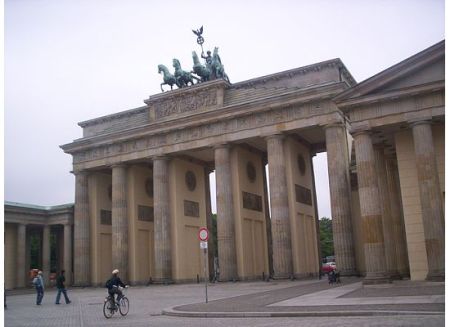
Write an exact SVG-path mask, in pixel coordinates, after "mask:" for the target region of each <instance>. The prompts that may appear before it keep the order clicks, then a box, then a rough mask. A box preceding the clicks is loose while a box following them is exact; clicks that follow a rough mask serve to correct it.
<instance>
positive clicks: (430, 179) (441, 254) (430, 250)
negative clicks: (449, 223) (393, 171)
mask: <svg viewBox="0 0 450 327" xmlns="http://www.w3.org/2000/svg"><path fill="white" fill-rule="evenodd" d="M412 132H413V138H414V149H415V153H416V165H417V175H418V179H419V190H420V203H421V207H422V217H423V229H424V234H425V245H426V250H427V259H428V275H427V279H443V278H444V272H445V267H444V265H445V250H444V248H445V242H444V237H445V235H444V231H445V227H444V211H443V207H442V197H441V191H440V186H439V178H438V170H437V163H436V154H435V151H434V142H433V135H432V131H431V123H430V122H428V121H422V122H417V123H414V124H412Z"/></svg>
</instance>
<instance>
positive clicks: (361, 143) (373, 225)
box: [354, 131, 389, 284]
mask: <svg viewBox="0 0 450 327" xmlns="http://www.w3.org/2000/svg"><path fill="white" fill-rule="evenodd" d="M354 139H355V153H356V169H357V173H358V192H359V202H360V207H361V220H362V226H363V240H364V257H365V261H366V277H365V279H364V281H363V283H365V284H373V283H383V282H388V281H389V278H388V276H387V272H386V257H385V254H384V239H383V223H382V211H381V210H382V209H381V201H380V195H379V192H378V180H377V172H376V163H375V153H374V149H373V146H372V139H371V137H370V134H369V132H368V131H361V132H357V133H356V134H355V135H354Z"/></svg>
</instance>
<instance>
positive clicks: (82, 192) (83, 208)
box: [74, 172, 91, 286]
mask: <svg viewBox="0 0 450 327" xmlns="http://www.w3.org/2000/svg"><path fill="white" fill-rule="evenodd" d="M90 249H91V246H90V218H89V196H88V175H87V173H86V172H79V173H75V212H74V285H75V286H89V285H90V283H91V267H90Z"/></svg>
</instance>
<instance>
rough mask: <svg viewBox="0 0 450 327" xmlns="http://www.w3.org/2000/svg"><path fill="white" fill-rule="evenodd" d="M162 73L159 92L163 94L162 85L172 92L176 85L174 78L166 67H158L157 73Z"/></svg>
mask: <svg viewBox="0 0 450 327" xmlns="http://www.w3.org/2000/svg"><path fill="white" fill-rule="evenodd" d="M161 72H162V73H163V81H164V82H163V83H161V91H162V92H164V89H163V87H162V86H163V85H170V89H171V90H173V86H174V85H176V84H177V80H176V78H175V76H173V75H172V74H171V73H170V72H169V70H168V69H167V67H166V66H164V65H158V73H159V74H161Z"/></svg>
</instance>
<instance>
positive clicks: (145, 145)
mask: <svg viewBox="0 0 450 327" xmlns="http://www.w3.org/2000/svg"><path fill="white" fill-rule="evenodd" d="M312 111H313V112H314V114H316V115H317V114H324V113H327V112H329V109H327V108H324V107H320V108H317V107H315V105H313V104H305V105H302V106H289V107H284V108H278V109H274V110H271V111H266V112H260V113H258V114H255V113H252V114H249V115H246V116H243V117H242V116H241V117H235V118H231V119H229V120H221V121H216V122H213V123H210V124H205V125H200V126H194V127H191V128H184V129H176V130H175V129H174V130H172V131H168V132H164V134H156V135H149V136H145V137H142V138H141V139H137V140H136V139H135V140H130V141H122V142H121V143H117V144H108V145H103V146H98V147H96V148H91V149H88V150H86V151H84V152H76V153H74V154H73V158H74V161H73V162H74V163H80V162H84V161H91V160H97V159H101V158H105V157H112V156H116V155H122V154H125V153H130V152H136V151H142V150H148V149H154V148H158V147H161V146H164V145H170V144H177V143H179V142H190V141H195V140H198V139H202V138H206V137H213V136H220V135H223V134H227V133H235V132H239V131H241V130H245V129H247V130H248V129H259V128H261V127H264V126H269V125H273V124H275V123H280V122H286V121H291V120H294V119H301V118H309V117H310V116H311V112H312Z"/></svg>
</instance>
